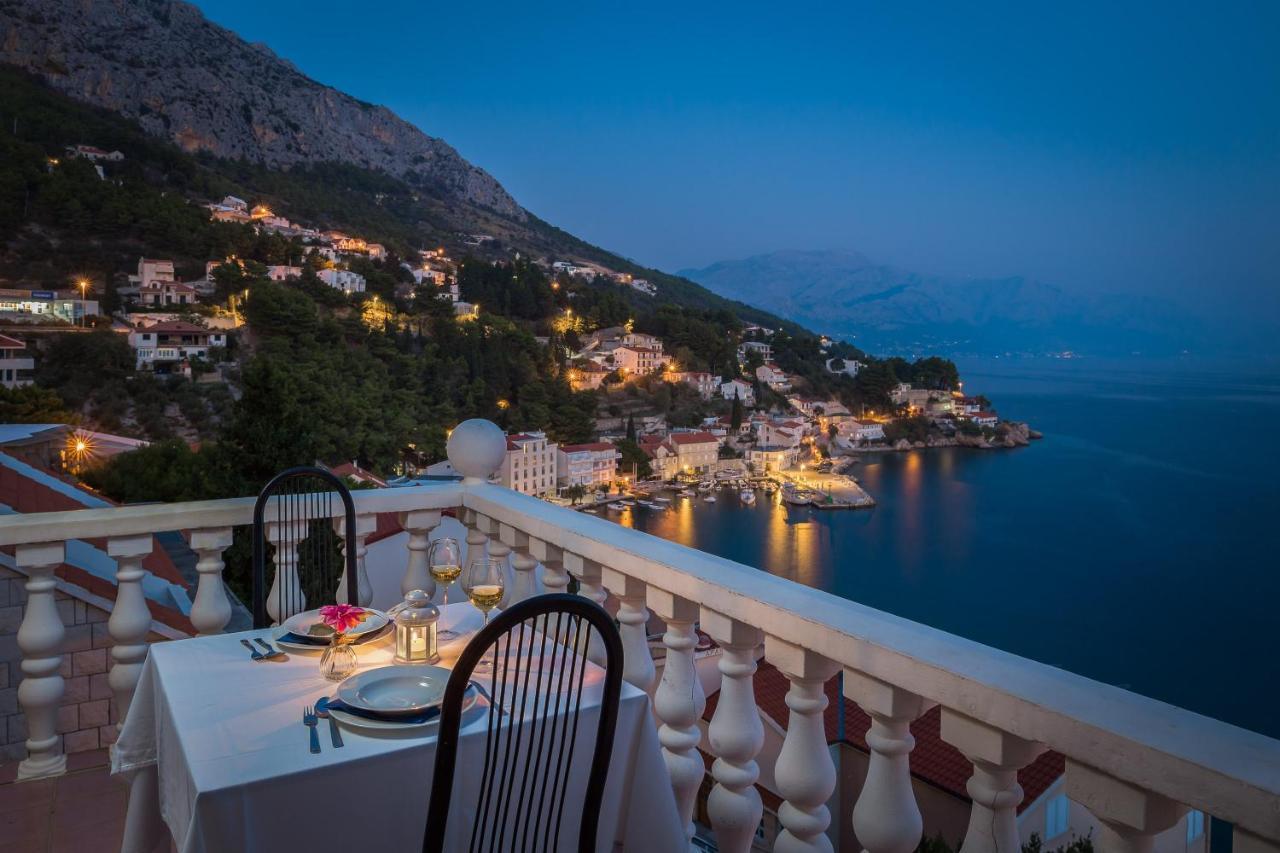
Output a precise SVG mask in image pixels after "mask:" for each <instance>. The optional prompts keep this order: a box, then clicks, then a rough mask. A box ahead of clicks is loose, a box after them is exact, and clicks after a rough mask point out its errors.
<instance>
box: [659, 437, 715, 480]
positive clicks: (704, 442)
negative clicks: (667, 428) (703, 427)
mask: <svg viewBox="0 0 1280 853" xmlns="http://www.w3.org/2000/svg"><path fill="white" fill-rule="evenodd" d="M667 441H668V443H670V444H671V446H672V447H673V448H675V451H676V468H677V470H680V471H697V472H703V471H709V470H710V469H711V468H712V467H713V466H714V465H715V464H716V460H717V459H719V458H720V440H719V439H717V438H716V437H715V436H714V435H712V434H711V433H709V432H673V433H671V435H669V436H667Z"/></svg>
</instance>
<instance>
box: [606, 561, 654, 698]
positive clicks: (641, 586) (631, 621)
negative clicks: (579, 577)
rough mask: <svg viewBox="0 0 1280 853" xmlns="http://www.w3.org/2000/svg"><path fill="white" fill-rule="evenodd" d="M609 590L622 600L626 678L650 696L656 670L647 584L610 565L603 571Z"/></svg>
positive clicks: (620, 619) (620, 617) (620, 626)
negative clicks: (646, 593)
mask: <svg viewBox="0 0 1280 853" xmlns="http://www.w3.org/2000/svg"><path fill="white" fill-rule="evenodd" d="M601 578H602V580H603V581H604V585H605V587H607V588H608V589H611V590H613V594H614V595H616V596H617V597H618V633H619V634H621V635H622V650H623V653H624V658H623V666H622V677H623V678H624V679H626V680H627V683H628V684H631V685H632V686H634V687H638V688H640V689H641V690H643V691H644V692H646V693H648V692H649V690H650V688H652V687H653V679H654V676H655V674H656V673H655V670H654V667H653V653H652V652H650V651H649V627H648V626H649V608H648V607H646V606H645V583H644V581H641V580H638V579H637V578H633V577H631V576H630V575H624V574H623V573H622V572H620V571H618V570H617V569H612V568H609V567H607V566H605V567H603V568H602V570H601Z"/></svg>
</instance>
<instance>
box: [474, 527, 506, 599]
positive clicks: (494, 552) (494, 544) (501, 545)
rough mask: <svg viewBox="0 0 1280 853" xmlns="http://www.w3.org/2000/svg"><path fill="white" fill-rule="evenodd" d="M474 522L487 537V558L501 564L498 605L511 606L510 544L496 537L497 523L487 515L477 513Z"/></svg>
mask: <svg viewBox="0 0 1280 853" xmlns="http://www.w3.org/2000/svg"><path fill="white" fill-rule="evenodd" d="M476 523H477V524H478V525H479V527H480V529H481V530H483V531H484V532H485V534H486V535H487V536H488V537H489V558H490V559H491V560H497V561H498V563H499V564H500V565H501V566H502V601H501V602H500V603H499V605H498V606H499V607H510V606H511V587H512V586H513V585H514V582H513V579H512V577H511V561H510V560H509V559H508V557H510V556H511V546H510V545H508V544H507V543H506V542H503V541H502V540H501V539H499V538H498V530H499V525H498V522H496V521H494V520H493V519H492V518H489V517H488V516H484V515H479V516H477V517H476Z"/></svg>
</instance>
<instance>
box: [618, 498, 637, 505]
mask: <svg viewBox="0 0 1280 853" xmlns="http://www.w3.org/2000/svg"><path fill="white" fill-rule="evenodd" d="M618 503H620V504H622V505H623V506H635V505H636V502H635V501H633V500H630V499H624V500H620V501H618Z"/></svg>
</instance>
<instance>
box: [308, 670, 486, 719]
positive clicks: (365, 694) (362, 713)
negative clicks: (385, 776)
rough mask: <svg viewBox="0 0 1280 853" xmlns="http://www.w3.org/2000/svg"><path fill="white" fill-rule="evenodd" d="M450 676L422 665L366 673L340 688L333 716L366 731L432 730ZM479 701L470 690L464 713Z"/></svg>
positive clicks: (332, 704)
mask: <svg viewBox="0 0 1280 853" xmlns="http://www.w3.org/2000/svg"><path fill="white" fill-rule="evenodd" d="M450 674H451V673H450V671H449V670H447V669H445V668H444V667H440V666H422V665H418V664H399V665H395V666H383V667H378V668H377V669H370V670H366V671H365V672H361V673H357V674H356V675H353V676H351V677H350V678H348V679H347V680H346V681H344V682H342V683H341V684H340V685H338V691H337V693H336V695H335V696H334V698H333V699H332V700H330V702H329V713H331V714H333V717H334V719H336V720H337V721H338V722H339V723H342V724H343V725H345V726H349V727H351V728H354V729H363V730H366V731H401V730H405V729H413V728H420V727H422V726H428V725H430V724H432V723H434V722H435V721H436V719H437V718H438V717H439V716H440V703H441V702H443V701H444V691H445V687H446V686H447V685H448V683H449V676H450ZM477 698H478V694H477V691H476V690H475V689H474V688H470V689H468V690H467V693H466V696H465V697H464V698H463V700H462V710H463V711H464V712H465V711H467V710H468V709H469V708H471V707H472V706H473V705H475V703H476V700H477Z"/></svg>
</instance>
